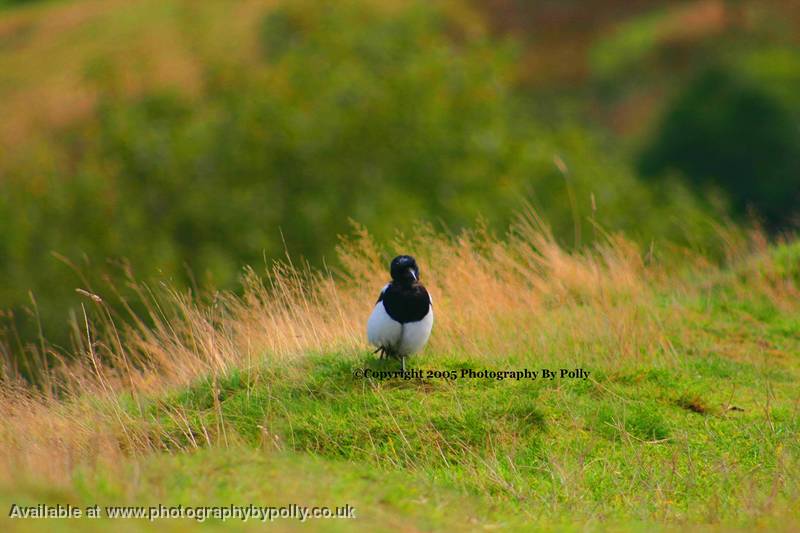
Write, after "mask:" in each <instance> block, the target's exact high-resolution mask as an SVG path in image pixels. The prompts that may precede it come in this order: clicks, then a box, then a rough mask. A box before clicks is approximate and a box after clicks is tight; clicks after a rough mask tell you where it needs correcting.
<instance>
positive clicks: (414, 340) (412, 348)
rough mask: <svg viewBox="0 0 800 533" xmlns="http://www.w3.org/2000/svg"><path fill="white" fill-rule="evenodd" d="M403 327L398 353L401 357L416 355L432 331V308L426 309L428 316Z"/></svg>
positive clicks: (407, 323)
mask: <svg viewBox="0 0 800 533" xmlns="http://www.w3.org/2000/svg"><path fill="white" fill-rule="evenodd" d="M402 326H403V339H402V341H401V342H400V348H399V350H398V351H399V352H400V353H401V354H403V355H409V354H412V353H416V352H418V351H420V350H422V348H424V347H425V344H427V343H428V338H429V337H430V336H431V329H433V307H432V306H431V307H429V308H428V314H427V315H425V316H424V317H423V318H422V320H419V321H417V322H406V323H405V324H403V325H402Z"/></svg>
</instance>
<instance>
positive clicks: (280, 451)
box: [0, 244, 800, 531]
mask: <svg viewBox="0 0 800 533" xmlns="http://www.w3.org/2000/svg"><path fill="white" fill-rule="evenodd" d="M796 247H797V244H794V245H791V246H781V247H777V248H775V249H773V251H772V252H770V253H769V254H766V255H764V256H763V257H761V256H754V258H753V259H752V260H750V261H746V262H745V263H744V266H742V267H734V268H732V269H728V270H723V271H718V272H717V274H718V275H715V276H713V279H707V280H704V279H695V280H693V281H692V283H694V284H696V287H695V288H694V289H691V290H688V289H685V290H679V289H676V287H679V286H680V284H679V283H674V284H667V285H664V289H663V291H662V292H661V293H656V294H654V295H653V298H652V299H651V300H652V301H649V303H647V304H643V303H642V301H644V300H641V299H640V300H637V302H638V303H633V302H625V301H624V298H623V297H622V296H621V297H620V298H621V299H620V300H619V301H616V300H613V302H614V305H615V306H616V305H618V306H620V307H619V308H617V307H614V308H609V309H601V308H600V307H598V306H597V305H596V304H595V307H594V308H592V307H589V308H588V311H591V312H593V313H613V312H618V311H619V309H627V308H628V307H629V306H632V305H639V306H645V307H648V309H646V311H647V313H648V314H647V315H642V316H645V317H646V319H647V320H650V321H655V322H658V323H659V325H660V326H659V330H658V332H659V333H658V334H663V335H664V336H665V337H664V339H662V341H661V342H658V343H643V342H640V341H636V340H630V344H631V345H634V346H641V347H644V348H639V349H638V350H639V351H648V350H649V351H648V352H647V353H638V352H632V351H630V350H629V351H627V352H625V353H624V354H623V353H620V354H613V353H608V352H609V350H613V346H615V344H613V343H609V342H608V341H607V339H596V341H594V342H593V341H591V340H589V341H586V340H585V338H584V337H582V336H578V337H569V336H567V337H564V338H556V337H553V343H555V344H556V345H557V346H560V347H561V349H563V350H564V353H557V351H556V350H555V349H553V348H551V347H550V346H542V345H539V346H541V348H540V350H541V351H540V352H536V351H533V350H534V349H533V348H531V349H530V350H531V351H528V352H524V351H523V352H520V353H509V354H478V355H472V356H466V355H463V354H460V353H458V352H454V353H437V351H436V350H434V349H432V348H429V349H428V350H427V351H426V352H425V353H424V354H422V355H421V356H418V357H416V358H414V359H412V360H411V367H413V368H414V369H417V370H420V371H421V372H422V374H423V376H422V377H421V378H414V379H401V378H392V379H384V380H380V379H375V378H363V377H360V376H357V375H355V374H354V371H355V370H363V369H369V370H370V371H372V372H380V371H391V370H395V369H397V367H398V365H397V362H394V361H381V360H378V359H377V358H376V357H375V356H374V355H372V354H371V353H369V352H366V351H362V352H358V351H356V352H320V353H307V354H305V356H303V357H300V358H295V359H285V360H280V361H278V360H275V359H270V358H264V359H262V360H260V362H258V363H256V364H254V365H253V366H251V367H249V368H244V367H242V368H238V369H233V370H231V371H229V372H227V373H220V374H217V375H211V376H206V377H204V378H202V379H199V380H196V381H195V382H193V383H191V384H189V385H188V386H182V387H176V388H173V389H171V390H168V391H167V392H163V393H160V394H158V395H150V396H134V395H131V394H123V395H121V396H119V397H117V398H116V399H115V401H114V402H113V403H109V402H108V400H104V399H102V398H96V399H95V398H91V399H86V401H87V402H89V403H91V405H92V409H93V410H94V411H93V412H96V411H97V410H98V409H99V410H104V411H106V412H107V413H108V414H109V415H111V417H112V418H115V419H118V420H120V422H121V423H120V425H119V427H120V428H124V435H123V432H122V431H121V432H120V434H119V436H118V439H119V441H120V442H122V443H125V442H126V439H133V440H131V442H134V441H135V442H137V443H138V444H139V445H138V446H134V445H131V446H130V449H129V450H128V453H127V455H126V456H125V458H124V459H123V460H121V461H119V462H117V463H116V464H103V463H101V462H99V461H98V463H97V464H86V462H85V461H84V462H81V461H76V464H75V467H74V469H73V472H72V475H71V478H70V480H69V481H68V483H66V484H63V485H52V486H51V485H45V484H43V482H42V481H41V480H38V481H37V480H36V479H33V478H30V479H27V480H25V479H23V480H17V481H15V483H14V484H13V485H6V486H3V487H0V505H4V506H6V508H7V507H8V506H10V505H11V503H18V504H25V503H28V504H34V503H43V502H51V503H55V502H59V503H72V504H74V505H81V506H86V505H93V504H99V505H101V506H105V505H125V504H128V505H143V506H151V505H158V504H163V505H177V504H181V505H191V506H198V505H229V504H235V505H248V504H251V503H252V504H256V505H274V506H281V505H288V504H292V503H295V504H301V505H310V506H314V505H326V506H331V507H335V506H343V505H352V506H354V507H355V509H356V513H357V520H354V521H353V520H343V519H339V520H324V521H315V522H313V524H300V523H299V522H297V521H282V522H280V523H279V524H280V526H279V527H281V528H283V529H286V528H288V529H292V528H294V527H313V528H315V529H316V528H320V527H321V528H323V529H326V530H327V529H330V530H334V531H337V530H342V531H344V530H350V529H352V528H353V527H356V528H358V529H361V530H366V531H375V530H395V529H398V528H399V529H405V530H439V531H458V530H476V529H495V528H500V529H504V530H509V531H516V530H519V529H530V530H542V529H543V530H584V529H590V530H593V529H603V530H606V529H611V530H642V531H652V530H654V529H656V530H662V529H666V530H671V529H686V528H696V527H701V526H704V527H708V528H710V529H716V530H726V531H727V530H730V529H733V528H741V529H743V530H751V529H768V530H774V529H784V530H793V529H795V528H797V527H798V526H799V525H800V522H798V512H797V510H798V505H800V479H798V476H797V472H798V471H800V438H798V437H800V388H798V387H797V383H798V378H800V336H799V335H798V331H800V322H798V316H797V313H796V307H795V306H793V305H792V303H791V301H789V300H787V299H785V298H770V297H769V295H770V294H783V293H773V292H771V291H772V290H773V289H774V288H775V287H778V288H780V287H785V288H786V290H795V289H793V288H791V287H789V286H788V285H786V286H784V285H782V284H783V283H785V282H786V280H788V279H790V278H791V276H793V273H792V271H791V268H792V267H791V265H789V264H788V261H789V260H787V259H786V258H791V257H794V256H793V254H794V253H795V251H796V249H797V248H796ZM770 258H771V260H769V259H770ZM785 263H786V265H785ZM765 265H766V266H765ZM775 265H777V266H778V267H779V269H780V268H784V266H785V268H784V270H785V272H783V271H782V272H781V273H779V274H778V275H777V277H775V276H776V275H775V270H776V268H775ZM767 266H769V268H767ZM787 269H788V270H787ZM715 272H716V271H715ZM656 292H658V291H656ZM786 294H788V293H786ZM586 310H587V309H584V307H583V304H578V306H577V307H570V308H567V307H565V308H563V311H564V312H572V313H579V314H577V315H576V316H584V315H583V312H584V311H586ZM644 312H645V309H642V313H644ZM631 316H632V317H633V318H632V319H637V317H639V315H631ZM552 317H553V319H554V320H558V317H559V315H558V312H557V311H556V310H554V311H553V312H552ZM573 318H574V317H573ZM643 319H644V318H643ZM523 326H524V325H523ZM514 327H520V326H514ZM615 327H617V328H618V327H620V325H619V324H617V325H616V326H615ZM644 331H649V330H648V329H644ZM562 333H563V332H562ZM497 334H498V335H512V334H514V330H513V329H512V327H511V326H509V328H508V329H505V330H503V331H498V332H497ZM543 334H546V332H543ZM551 334H552V332H551ZM636 334H640V333H637V332H636V330H633V335H636ZM565 338H566V339H568V340H567V342H565ZM569 339H571V340H569ZM434 346H435V345H434ZM620 346H622V347H623V348H624V347H625V345H620ZM647 347H649V348H647ZM255 360H256V361H259V360H258V359H257V358H256V359H255ZM576 361H577V362H578V363H577V364H576ZM581 361H584V362H583V363H581ZM578 367H580V368H583V369H584V370H586V371H589V372H590V374H589V378H588V379H581V378H568V377H563V378H562V377H558V378H556V379H543V378H542V377H541V370H542V369H544V368H546V369H550V370H551V371H553V372H556V373H559V371H560V369H562V368H563V369H568V370H569V369H575V368H578ZM465 369H473V370H475V371H481V370H522V369H528V370H530V371H536V372H537V373H539V374H538V377H537V379H513V378H506V379H502V380H500V379H491V378H463V377H461V371H462V370H465ZM429 371H437V372H443V373H444V374H445V376H456V378H455V379H449V378H448V377H438V378H435V377H428V376H427V375H426V374H427V373H428V372H429ZM79 412H81V411H79ZM143 442H144V443H149V445H148V446H142V445H141V444H142V443H143ZM88 445H91V441H89V443H88ZM145 449H149V450H150V451H149V452H144V451H143V450H145ZM3 514H5V513H3ZM120 523H121V524H123V525H124V526H125V527H128V528H132V529H138V528H139V527H143V526H147V525H148V523H147V522H146V521H144V520H138V521H137V520H130V521H125V522H124V523H123V522H120ZM187 523H188V524H189V525H191V524H192V523H193V522H192V521H191V520H189V521H188V522H186V521H181V520H174V521H160V522H158V523H157V525H167V526H169V527H174V528H180V527H183V526H186V525H187ZM208 524H209V525H210V526H211V527H214V526H219V525H221V524H220V522H219V521H215V520H209V521H208ZM8 525H11V526H17V527H22V526H24V527H25V528H30V529H38V528H41V527H47V528H50V527H51V526H53V525H56V526H60V527H62V528H64V529H69V528H72V527H75V528H77V527H79V526H80V527H84V526H87V525H88V526H95V527H98V528H100V527H105V526H107V525H108V524H107V520H99V521H97V522H93V521H87V520H83V521H73V522H68V521H59V522H55V523H52V522H43V521H39V522H37V521H26V522H22V521H18V520H12V519H9V518H7V517H5V516H0V527H3V526H8ZM225 525H226V526H235V527H240V528H256V527H263V525H262V524H253V523H242V522H240V521H232V522H228V523H226V524H225Z"/></svg>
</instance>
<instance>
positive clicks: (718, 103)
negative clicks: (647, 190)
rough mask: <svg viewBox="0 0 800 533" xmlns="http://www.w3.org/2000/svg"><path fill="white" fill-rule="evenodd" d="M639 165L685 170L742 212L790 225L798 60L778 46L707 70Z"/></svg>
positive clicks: (799, 155) (651, 171) (797, 177)
mask: <svg viewBox="0 0 800 533" xmlns="http://www.w3.org/2000/svg"><path fill="white" fill-rule="evenodd" d="M640 169H641V171H642V173H643V174H645V175H648V176H654V175H660V174H664V173H667V172H670V171H677V172H680V173H682V174H683V175H685V176H686V178H687V179H688V180H689V181H690V182H691V183H692V184H694V185H695V186H697V187H699V188H700V189H701V190H705V188H707V187H708V186H709V185H711V186H714V187H717V188H720V189H722V190H723V191H724V192H726V193H727V194H728V195H729V197H730V199H731V204H732V207H733V208H734V209H735V211H736V213H738V214H739V215H741V216H743V215H746V213H747V210H748V209H749V208H753V209H755V210H756V212H757V213H759V214H760V215H761V216H762V217H763V219H764V221H765V222H766V223H767V225H768V226H769V227H770V228H771V229H773V230H774V229H779V228H782V227H785V226H786V225H787V224H789V223H790V222H792V217H794V216H796V215H797V214H798V211H799V210H800V61H798V60H797V59H796V58H795V59H792V58H791V57H790V56H787V55H786V54H785V53H784V52H782V51H779V52H773V53H771V54H759V55H757V56H751V57H748V58H739V61H738V62H730V61H729V62H726V63H721V64H717V65H715V66H712V67H710V68H708V69H706V70H704V71H702V72H701V73H700V74H699V75H698V76H697V77H696V78H695V79H694V80H693V81H692V82H691V83H690V84H689V85H688V86H687V87H686V89H685V90H684V91H683V92H682V93H681V94H680V95H679V96H678V97H677V98H676V99H675V101H674V102H673V103H672V105H671V106H669V107H668V109H667V111H666V113H665V115H664V117H663V120H662V122H661V124H660V126H659V127H658V129H657V131H656V133H655V135H654V138H653V139H652V141H651V142H650V143H649V145H648V146H647V147H646V149H645V150H643V152H642V154H641V158H640Z"/></svg>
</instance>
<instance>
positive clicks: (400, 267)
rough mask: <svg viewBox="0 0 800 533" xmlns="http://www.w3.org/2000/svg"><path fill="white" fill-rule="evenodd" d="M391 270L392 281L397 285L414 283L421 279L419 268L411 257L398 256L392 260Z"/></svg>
mask: <svg viewBox="0 0 800 533" xmlns="http://www.w3.org/2000/svg"><path fill="white" fill-rule="evenodd" d="M389 269H390V270H391V272H392V281H395V282H397V283H414V282H415V281H417V280H418V279H419V267H418V266H417V262H416V261H415V260H414V258H413V257H411V256H410V255H398V256H397V257H395V258H394V259H392V264H391V266H390V267H389Z"/></svg>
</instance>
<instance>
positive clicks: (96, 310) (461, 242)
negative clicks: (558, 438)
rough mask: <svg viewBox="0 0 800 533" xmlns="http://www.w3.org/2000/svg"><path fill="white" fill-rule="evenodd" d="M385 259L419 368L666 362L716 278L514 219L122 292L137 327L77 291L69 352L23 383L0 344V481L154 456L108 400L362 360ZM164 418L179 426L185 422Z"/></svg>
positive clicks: (631, 247)
mask: <svg viewBox="0 0 800 533" xmlns="http://www.w3.org/2000/svg"><path fill="white" fill-rule="evenodd" d="M721 235H723V237H724V238H725V240H726V242H727V243H728V249H729V251H730V254H729V255H730V257H729V259H730V261H731V262H738V263H747V262H748V261H750V262H752V261H751V259H752V258H753V257H761V256H762V255H763V254H761V252H763V251H764V250H765V247H766V244H765V242H764V241H763V240H762V239H758V238H756V239H753V238H750V239H746V238H742V237H741V234H739V233H736V232H733V231H729V232H727V233H721ZM401 252H402V253H411V254H413V255H415V256H416V257H417V259H418V262H419V264H420V265H421V269H422V272H421V277H422V281H423V282H424V283H425V284H426V285H427V287H428V288H429V290H430V292H431V294H432V295H433V299H434V309H435V313H436V323H435V326H434V333H433V336H432V338H431V342H430V345H429V347H428V348H427V351H428V353H429V354H431V356H432V357H434V358H435V357H439V356H446V355H454V356H460V357H470V358H477V359H480V358H484V359H486V360H487V361H491V360H492V359H496V358H498V357H501V356H505V355H508V356H519V357H526V356H527V357H531V358H534V359H535V360H537V361H548V360H557V361H559V362H561V363H563V364H570V363H575V364H596V365H599V364H602V365H605V366H609V365H610V366H612V367H613V365H615V364H620V363H625V362H629V363H642V362H648V363H653V364H670V363H671V361H672V360H674V359H676V358H677V357H679V355H678V354H677V353H676V350H675V348H674V346H673V343H674V339H675V338H676V335H677V336H678V337H679V336H680V335H681V330H680V328H681V327H682V324H683V323H684V322H683V320H685V318H684V317H683V316H682V314H683V313H684V312H685V309H683V308H682V307H681V306H680V305H678V304H677V303H676V302H677V301H678V296H679V295H681V294H685V293H687V292H689V291H692V290H698V289H697V288H696V286H697V284H696V283H695V280H697V279H703V280H714V279H723V278H724V276H725V274H724V271H723V270H722V269H721V268H720V267H718V266H715V265H713V264H712V263H710V262H709V261H707V260H705V259H704V258H703V257H702V256H701V255H697V254H692V253H689V252H686V251H685V250H684V251H679V252H677V253H673V254H671V255H672V257H680V259H679V260H678V261H677V263H676V262H675V261H672V265H668V264H667V262H664V261H659V260H657V259H656V258H655V257H656V256H657V255H658V254H654V252H653V249H647V250H641V249H640V248H639V247H638V246H637V245H636V244H634V243H633V242H631V241H629V240H626V239H625V238H623V237H621V236H616V235H607V236H606V238H605V239H603V240H602V241H601V242H600V243H599V244H597V245H596V246H594V247H593V248H591V249H584V250H580V251H574V252H568V251H566V250H565V249H564V248H562V247H561V246H559V244H558V243H557V242H556V239H554V238H553V235H552V234H551V233H550V232H549V230H548V228H547V227H546V225H545V224H543V223H542V221H541V220H539V219H538V218H537V217H536V215H535V214H533V213H532V212H531V211H528V212H526V213H524V214H522V215H521V216H520V217H519V219H518V221H517V223H516V224H514V226H513V227H512V228H511V230H510V232H509V233H508V234H507V235H506V236H505V237H504V238H502V239H500V238H497V237H496V236H494V235H492V234H491V233H490V232H489V231H487V230H486V229H483V228H480V227H479V228H478V229H476V230H473V231H466V232H463V233H460V234H458V235H455V236H451V235H444V234H441V233H437V232H436V231H434V230H433V229H431V228H430V227H422V228H415V233H414V236H412V237H398V238H397V239H396V241H394V242H392V243H390V244H389V245H388V246H387V247H385V248H381V247H379V246H378V245H377V244H376V243H375V242H374V241H373V240H372V239H371V238H370V236H369V234H368V233H367V232H366V230H364V229H363V228H357V229H356V231H355V236H354V237H353V238H350V239H347V240H343V241H342V242H341V244H340V246H339V250H338V255H339V262H340V264H341V267H340V268H339V269H338V270H337V271H335V272H334V271H331V270H328V269H323V270H315V269H311V268H309V267H307V266H298V265H295V264H293V263H292V262H291V260H288V259H287V260H286V261H283V262H276V263H274V264H273V265H271V266H270V267H269V268H268V272H267V273H266V275H265V276H260V275H258V274H257V273H256V272H255V271H253V270H249V271H248V272H247V274H246V276H245V277H244V282H243V285H244V291H243V294H242V295H240V296H238V295H234V294H232V293H226V292H222V293H216V294H213V295H208V296H207V297H204V298H200V297H198V296H195V295H192V294H190V293H188V292H181V291H178V290H174V289H170V288H168V287H166V286H161V287H158V288H154V289H151V288H148V287H146V286H141V285H138V286H136V287H137V290H138V291H139V292H140V297H141V299H142V300H143V301H144V302H146V303H147V310H148V314H149V317H148V319H149V320H144V319H142V318H137V317H136V316H135V315H134V314H132V315H131V316H130V317H127V319H124V320H122V319H120V317H117V316H116V315H115V314H114V312H113V311H112V310H111V308H110V307H109V306H108V304H107V300H109V299H113V298H114V297H115V293H114V291H113V290H109V291H108V294H97V293H95V292H92V291H90V290H87V289H85V288H79V289H78V290H79V292H81V293H82V294H83V295H84V296H85V297H86V302H85V304H84V309H83V312H82V313H81V315H80V316H79V318H78V320H76V321H75V323H74V330H75V331H74V333H75V340H76V347H75V348H74V350H73V351H72V353H61V352H59V351H58V350H55V349H54V348H52V347H49V346H47V344H46V343H45V342H44V341H42V342H41V343H40V344H39V345H38V346H33V347H25V348H22V349H24V350H25V352H26V353H25V354H23V357H24V358H25V359H26V360H27V361H33V362H34V363H31V367H32V369H33V370H35V372H33V374H34V375H36V376H37V383H36V384H35V385H31V384H30V383H28V382H26V381H25V380H23V379H21V378H20V377H19V372H18V369H16V368H14V366H13V365H11V364H10V363H8V361H11V360H13V359H12V357H11V355H12V354H11V351H12V348H10V345H9V344H8V343H6V344H3V348H2V349H3V352H4V353H3V355H4V356H5V357H4V360H5V361H6V362H7V364H6V365H5V367H4V370H3V373H2V386H1V387H0V451H1V452H0V481H8V480H11V479H19V478H20V477H29V478H33V479H37V480H46V481H48V482H54V483H59V482H65V481H66V480H68V479H69V477H70V475H71V473H72V472H73V471H74V469H75V467H76V466H79V465H93V464H98V463H101V464H104V465H106V466H113V465H118V464H120V459H121V458H122V457H125V456H128V455H135V454H141V453H148V452H150V451H152V450H154V449H158V447H159V444H158V443H157V442H154V440H153V439H152V438H151V435H150V434H148V433H147V432H142V431H139V430H137V429H136V425H135V424H132V423H131V422H132V418H131V415H130V410H129V409H125V408H123V407H122V404H121V401H120V398H121V397H122V395H127V396H126V397H127V398H131V399H132V400H131V401H132V402H133V403H134V404H135V403H136V402H137V399H138V398H141V397H143V396H152V395H159V394H163V393H164V392H166V391H168V390H170V389H174V388H176V387H180V386H182V385H185V384H187V383H189V382H191V381H192V380H195V379H196V378H198V377H199V376H208V375H211V376H214V375H219V374H221V373H224V372H226V371H227V370H229V369H231V368H240V367H247V368H252V367H257V366H259V365H270V364H274V363H275V362H278V361H286V360H291V359H293V358H301V357H303V356H305V355H307V354H309V353H325V354H331V357H345V356H347V354H364V353H366V351H367V349H368V347H367V344H366V341H365V335H364V328H365V322H366V318H367V316H368V314H369V312H370V310H371V308H372V306H373V304H374V302H375V299H376V296H377V293H378V291H379V289H380V287H382V286H383V284H384V283H385V282H386V281H387V262H388V259H389V258H390V257H391V256H392V255H393V254H394V253H401ZM754 252H755V253H754ZM759 254H761V255H759ZM675 264H678V265H680V268H678V269H676V268H675ZM767 270H768V269H767ZM763 271H764V270H763V269H761V268H755V269H754V268H750V269H749V270H745V272H746V273H748V272H749V274H746V275H744V277H742V276H739V277H738V278H737V279H740V284H741V287H742V290H747V291H764V292H765V294H769V295H770V297H780V298H782V299H783V300H784V301H785V302H787V303H786V304H785V305H793V306H795V307H796V305H797V304H796V303H795V304H792V303H788V302H791V301H792V298H794V300H793V301H795V302H796V301H797V298H796V296H798V291H797V288H796V287H795V286H794V285H792V284H785V283H784V284H783V285H780V283H782V282H780V283H779V281H780V280H777V281H776V280H775V279H769V276H764V275H763ZM712 283H713V281H712ZM776 284H777V285H776ZM657 295H661V298H660V299H659V298H657ZM116 297H118V296H116ZM657 301H658V302H660V303H656V302H657ZM17 355H19V354H17ZM44 360H48V361H49V362H48V363H44V362H42V361H44ZM35 362H39V363H35ZM29 370H30V369H29ZM175 416H176V419H178V420H179V421H180V418H181V417H182V416H185V415H183V414H182V413H178V412H176V413H175ZM206 437H207V436H206ZM192 440H194V436H192Z"/></svg>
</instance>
